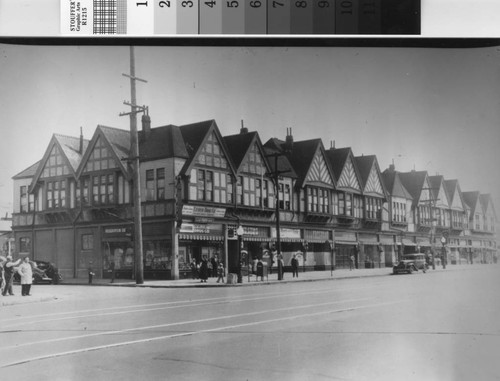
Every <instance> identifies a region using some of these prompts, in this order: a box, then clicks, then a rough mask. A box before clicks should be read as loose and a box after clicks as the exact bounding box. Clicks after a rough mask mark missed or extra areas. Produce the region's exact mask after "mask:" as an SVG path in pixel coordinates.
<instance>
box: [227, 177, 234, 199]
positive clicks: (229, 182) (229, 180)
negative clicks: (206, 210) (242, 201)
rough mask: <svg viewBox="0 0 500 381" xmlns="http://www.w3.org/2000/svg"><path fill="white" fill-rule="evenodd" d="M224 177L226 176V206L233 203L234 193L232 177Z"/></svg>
mask: <svg viewBox="0 0 500 381" xmlns="http://www.w3.org/2000/svg"><path fill="white" fill-rule="evenodd" d="M225 176H226V183H227V193H226V197H227V198H226V202H227V203H228V204H232V203H233V202H234V200H233V192H234V185H233V177H232V176H231V175H225Z"/></svg>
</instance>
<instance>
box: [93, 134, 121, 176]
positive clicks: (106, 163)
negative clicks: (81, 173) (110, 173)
mask: <svg viewBox="0 0 500 381" xmlns="http://www.w3.org/2000/svg"><path fill="white" fill-rule="evenodd" d="M113 168H117V165H116V161H115V159H114V157H113V155H112V153H111V152H110V150H108V148H107V147H106V143H105V142H103V141H102V139H101V138H98V139H97V142H96V144H95V146H94V150H93V151H92V154H91V155H90V157H89V159H88V161H87V164H86V165H85V172H93V171H101V170H106V169H113Z"/></svg>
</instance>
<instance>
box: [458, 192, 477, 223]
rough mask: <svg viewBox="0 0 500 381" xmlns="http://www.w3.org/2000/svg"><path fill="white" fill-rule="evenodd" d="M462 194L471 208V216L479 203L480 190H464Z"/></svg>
mask: <svg viewBox="0 0 500 381" xmlns="http://www.w3.org/2000/svg"><path fill="white" fill-rule="evenodd" d="M462 196H463V198H464V201H465V203H466V204H467V205H469V207H470V209H471V218H472V216H473V215H474V213H476V208H477V207H478V205H479V191H471V192H462Z"/></svg>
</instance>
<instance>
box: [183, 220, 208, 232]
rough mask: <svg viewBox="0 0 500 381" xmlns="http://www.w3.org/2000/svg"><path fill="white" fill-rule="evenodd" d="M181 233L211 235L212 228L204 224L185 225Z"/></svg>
mask: <svg viewBox="0 0 500 381" xmlns="http://www.w3.org/2000/svg"><path fill="white" fill-rule="evenodd" d="M180 233H203V234H208V233H210V228H209V226H208V225H204V224H186V223H183V224H182V226H181V228H180Z"/></svg>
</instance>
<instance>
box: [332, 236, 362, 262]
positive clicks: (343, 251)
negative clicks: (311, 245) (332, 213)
mask: <svg viewBox="0 0 500 381" xmlns="http://www.w3.org/2000/svg"><path fill="white" fill-rule="evenodd" d="M351 255H354V260H355V266H356V268H358V266H359V246H358V240H357V239H356V233H355V232H341V231H335V268H338V269H348V268H349V266H350V262H351V259H350V258H351Z"/></svg>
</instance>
